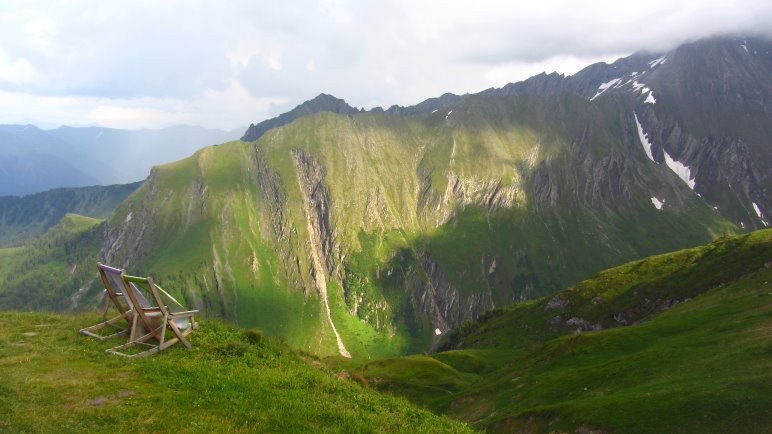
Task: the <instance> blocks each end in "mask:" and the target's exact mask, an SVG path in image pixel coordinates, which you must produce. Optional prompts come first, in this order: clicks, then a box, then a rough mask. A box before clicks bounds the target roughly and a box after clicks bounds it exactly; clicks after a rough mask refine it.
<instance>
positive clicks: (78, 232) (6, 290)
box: [0, 214, 103, 310]
mask: <svg viewBox="0 0 772 434" xmlns="http://www.w3.org/2000/svg"><path fill="white" fill-rule="evenodd" d="M102 229H103V226H102V225H101V221H100V220H96V219H93V218H90V217H85V216H81V215H77V214H66V215H65V216H64V217H63V218H62V219H61V220H60V221H59V223H57V224H56V225H55V226H53V227H51V228H49V229H48V231H47V232H46V233H45V234H43V235H38V236H36V237H33V238H31V239H29V240H28V241H27V243H26V244H25V245H24V246H23V247H5V248H0V308H5V309H34V310H66V309H73V308H75V307H76V306H77V303H78V300H79V299H80V298H81V297H82V296H84V295H85V294H87V293H88V292H89V291H90V290H91V289H92V288H91V283H92V282H94V281H95V280H96V278H97V275H96V268H95V264H96V262H97V260H98V255H99V249H100V247H101V241H100V236H101V233H102Z"/></svg>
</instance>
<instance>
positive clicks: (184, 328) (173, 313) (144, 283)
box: [107, 273, 198, 357]
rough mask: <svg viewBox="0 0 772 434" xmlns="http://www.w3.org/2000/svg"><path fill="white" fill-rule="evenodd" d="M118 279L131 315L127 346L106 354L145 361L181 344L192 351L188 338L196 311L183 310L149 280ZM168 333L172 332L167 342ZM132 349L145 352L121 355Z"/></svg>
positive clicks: (141, 278)
mask: <svg viewBox="0 0 772 434" xmlns="http://www.w3.org/2000/svg"><path fill="white" fill-rule="evenodd" d="M121 279H122V282H123V289H124V291H123V292H124V295H125V298H126V301H127V303H128V304H129V305H130V306H131V307H132V312H133V316H132V321H131V331H130V333H129V341H128V342H127V343H125V344H123V345H119V346H117V347H113V348H110V349H108V350H107V352H109V353H112V354H117V355H120V356H124V357H144V356H148V355H150V354H155V353H157V352H159V351H162V350H164V349H166V348H168V347H170V346H172V345H174V344H176V343H177V342H182V344H183V345H185V347H187V348H190V347H191V345H190V342H188V340H187V336H188V335H189V334H190V333H191V332H192V331H193V330H194V329H196V328H197V327H198V324H197V323H196V322H195V320H194V317H193V316H194V315H195V314H196V313H198V311H197V310H185V307H184V306H182V304H180V302H178V301H177V300H175V299H174V297H172V296H171V295H170V294H169V293H167V292H166V291H164V290H163V289H162V288H161V287H160V286H158V285H156V284H155V282H153V279H152V278H151V277H147V278H145V277H135V276H128V275H126V274H125V273H121ZM140 288H141V289H140ZM142 290H145V291H146V292H149V293H150V294H151V296H152V299H153V301H155V306H153V305H152V304H151V303H150V302H149V301H148V299H147V298H146V297H145V295H144V294H143V292H142ZM167 330H171V332H172V336H170V338H169V339H167ZM154 340H155V341H157V343H156V342H154ZM133 346H142V347H146V348H147V350H145V351H141V352H138V353H133V354H129V353H126V352H124V351H125V350H128V349H129V348H131V347H133Z"/></svg>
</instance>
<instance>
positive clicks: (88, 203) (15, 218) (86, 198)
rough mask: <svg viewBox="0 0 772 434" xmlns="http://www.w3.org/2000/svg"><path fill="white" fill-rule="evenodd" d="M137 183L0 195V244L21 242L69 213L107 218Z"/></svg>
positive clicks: (135, 187) (46, 228) (41, 231)
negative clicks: (20, 194)
mask: <svg viewBox="0 0 772 434" xmlns="http://www.w3.org/2000/svg"><path fill="white" fill-rule="evenodd" d="M139 185H140V183H139V182H135V183H132V184H123V185H109V186H92V187H80V188H56V189H53V190H47V191H44V192H41V193H35V194H30V195H26V196H23V197H17V196H0V246H4V245H16V244H20V243H22V242H23V241H25V240H26V239H28V238H29V237H30V236H32V235H39V234H42V233H44V232H45V231H46V230H48V229H49V228H50V227H52V226H54V225H55V224H57V223H58V222H59V220H61V219H62V217H64V216H65V215H66V214H68V213H76V214H80V215H84V216H88V217H92V218H95V219H106V218H107V217H109V216H110V214H111V213H112V212H113V210H114V209H115V207H116V206H117V205H118V204H119V203H121V202H123V200H124V199H126V197H127V196H128V195H129V194H131V193H132V192H133V191H134V190H136V189H137V188H138V187H139Z"/></svg>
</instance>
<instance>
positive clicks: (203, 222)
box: [17, 37, 772, 358]
mask: <svg viewBox="0 0 772 434" xmlns="http://www.w3.org/2000/svg"><path fill="white" fill-rule="evenodd" d="M769 49H770V43H769V42H768V41H765V40H763V39H758V38H736V37H720V38H710V39H705V40H700V41H696V42H691V43H687V44H685V45H682V46H680V47H678V48H676V49H674V50H672V51H670V52H667V53H645V52H640V53H635V54H633V55H631V56H629V57H627V58H623V59H620V60H618V61H616V62H614V63H612V64H604V63H600V64H595V65H591V66H589V67H587V68H585V69H583V70H582V71H580V72H578V73H576V74H574V75H571V76H562V75H558V74H541V75H538V76H535V77H532V78H530V79H528V80H525V81H523V82H519V83H513V84H509V85H506V86H504V87H502V88H498V89H487V90H484V91H482V92H480V93H477V94H471V95H453V94H445V95H442V96H440V97H437V98H432V99H429V100H427V101H424V102H422V103H420V104H417V105H415V106H412V107H399V106H393V107H390V108H388V109H386V110H384V109H380V108H376V109H373V110H369V111H365V110H361V109H356V108H354V107H351V106H349V105H348V104H346V103H345V101H343V100H341V99H338V98H335V97H333V96H330V95H326V94H322V95H319V96H318V97H316V98H314V99H312V100H309V101H307V102H305V103H303V104H301V105H300V106H298V107H297V108H295V109H293V110H292V111H290V112H288V113H285V114H283V115H281V116H279V117H277V118H274V119H270V120H267V121H263V122H259V123H257V124H253V125H251V126H250V127H249V129H248V130H247V132H246V133H245V134H244V136H243V137H242V140H237V141H232V142H228V143H224V144H221V145H217V146H210V147H206V148H204V149H201V150H199V151H197V152H196V153H195V154H194V155H192V156H190V157H188V158H185V159H183V160H179V161H176V162H174V163H169V164H165V165H160V166H156V167H154V168H153V169H152V171H151V172H150V176H149V177H148V179H147V180H146V181H144V182H143V183H142V185H141V186H139V187H138V188H137V189H136V190H135V191H134V192H133V193H131V194H130V195H129V196H128V197H127V198H126V199H125V200H123V201H122V202H121V203H120V204H119V205H117V207H116V208H115V211H114V213H113V214H112V216H111V217H110V218H109V219H108V220H107V221H106V222H105V223H103V224H101V225H99V229H98V230H91V231H89V232H88V233H87V234H86V235H82V236H85V237H94V238H93V239H94V240H96V244H98V245H99V246H100V247H99V251H94V252H93V255H91V256H88V255H86V256H83V257H84V258H86V257H88V258H90V259H89V261H93V260H95V259H97V258H98V259H101V260H103V261H107V262H108V263H111V264H112V265H115V266H119V267H124V268H127V269H129V270H132V273H134V274H143V275H153V276H154V277H155V278H156V279H157V280H159V281H160V282H161V283H162V284H163V285H164V287H168V288H172V289H173V291H175V293H176V295H179V296H180V297H182V298H184V299H186V301H187V303H188V305H191V306H195V307H196V308H199V309H201V310H202V311H204V312H206V313H207V314H208V315H215V316H222V317H225V318H228V319H230V320H233V321H236V322H238V323H239V324H242V325H245V326H250V327H253V326H254V327H260V328H262V329H263V330H265V331H266V332H267V333H270V334H274V335H278V336H281V337H283V338H285V339H286V340H287V341H288V342H290V343H291V344H292V345H293V346H296V347H299V348H302V349H304V350H306V351H310V352H313V353H315V354H319V355H344V356H352V357H355V358H356V357H373V356H388V355H396V354H405V353H410V352H420V351H425V350H429V349H433V348H436V347H437V346H438V345H440V343H441V341H442V340H443V338H444V336H445V334H446V333H448V332H449V331H450V330H452V329H454V328H457V327H458V326H461V325H462V324H464V323H466V322H469V321H474V320H476V319H477V318H479V317H480V316H481V315H483V314H484V313H485V312H487V311H490V310H492V309H498V308H502V307H504V306H507V305H509V304H510V303H512V302H515V301H522V300H527V299H532V298H535V297H539V296H543V295H546V294H550V293H553V292H555V291H558V290H560V289H562V288H564V287H566V286H568V285H571V284H574V283H576V282H578V281H580V280H582V279H584V278H587V277H589V276H590V275H592V274H593V273H596V272H598V271H600V270H602V269H605V268H608V267H611V266H616V265H619V264H622V263H624V262H626V261H630V260H634V259H638V258H641V257H644V256H648V255H652V254H657V253H662V252H665V251H672V250H676V249H679V248H684V247H689V246H694V245H698V244H702V243H706V242H709V241H711V240H714V239H716V238H718V237H721V236H724V235H728V234H733V233H738V232H743V231H746V230H751V229H758V228H763V227H765V226H766V225H767V224H768V220H769V217H768V212H769V210H770V209H772V203H771V202H770V196H769V188H770V182H771V181H770V179H772V178H771V177H770V175H771V174H770V167H771V166H770V164H769V161H770V146H769V145H770V142H772V131H770V130H769V128H770V125H772V110H770V104H771V103H770V101H772V99H770V96H771V94H772V80H770V78H771V77H772V62H770V56H769V55H768V53H769ZM63 211H64V212H74V210H67V209H63ZM85 244H87V245H94V244H90V243H85ZM83 266H88V265H83ZM90 266H93V264H92V265H90ZM17 284H18V285H21V283H19V282H17ZM75 286H77V288H80V289H81V290H80V291H79V295H78V297H77V300H75V301H76V302H75V303H74V305H75V306H84V305H88V304H89V303H93V298H94V297H95V295H96V294H97V293H98V290H99V288H98V285H97V283H96V280H93V281H92V282H91V284H90V286H89V284H88V282H79V283H78V284H77V285H75ZM75 286H74V287H75ZM74 287H73V288H74ZM84 288H86V289H84ZM88 288H90V289H88Z"/></svg>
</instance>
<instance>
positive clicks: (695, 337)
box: [352, 229, 772, 433]
mask: <svg viewBox="0 0 772 434" xmlns="http://www.w3.org/2000/svg"><path fill="white" fill-rule="evenodd" d="M770 281H772V230H770V229H767V230H761V231H757V232H753V233H751V234H748V235H743V236H738V237H732V238H724V239H721V240H718V241H716V242H714V243H711V244H709V245H705V246H702V247H697V248H693V249H688V250H683V251H678V252H675V253H672V254H665V255H659V256H654V257H650V258H646V259H643V260H640V261H636V262H632V263H629V264H626V265H623V266H620V267H617V268H614V269H610V270H607V271H604V272H601V273H599V274H598V275H596V276H594V277H592V278H590V279H588V280H585V281H583V282H581V283H579V284H577V285H575V286H573V287H571V288H568V289H566V290H564V291H561V292H559V293H558V294H557V297H547V298H543V299H540V300H534V301H530V302H524V303H517V304H514V305H512V306H510V307H508V308H506V309H503V310H500V311H497V312H492V313H491V314H489V315H487V316H486V317H485V318H483V319H482V320H481V321H480V322H479V323H476V324H469V325H466V326H464V327H462V328H460V329H459V330H456V331H454V332H453V333H452V334H451V335H450V336H449V337H448V341H447V342H446V348H452V349H449V350H447V351H444V352H440V353H438V354H434V355H431V356H427V355H424V356H411V357H402V358H394V359H385V360H377V361H372V362H368V363H366V364H364V365H360V366H359V367H357V368H355V369H352V373H353V375H355V376H362V377H363V378H364V379H365V380H367V381H368V382H370V383H371V384H372V385H374V386H375V387H377V388H380V389H384V390H389V391H391V392H392V393H395V394H402V395H405V396H407V397H409V398H411V399H412V400H414V401H415V402H418V403H421V404H422V405H426V406H428V407H430V408H433V409H435V410H437V411H441V412H444V413H446V414H449V415H451V416H453V417H455V418H459V419H461V420H465V421H468V422H470V423H472V424H473V425H474V426H477V427H480V428H486V429H490V430H493V431H521V430H522V431H535V432H552V431H555V430H558V431H561V430H566V431H573V430H576V429H578V428H581V427H584V428H591V429H601V430H604V431H612V432H625V433H629V432H769V431H770V430H772V394H770V393H769V391H770V390H772V334H770V333H772V282H770ZM558 299H559V300H561V301H562V303H558V302H556V300H558ZM666 302H667V303H666ZM668 305H672V307H670V308H667V307H666V306H668ZM620 314H621V315H620ZM558 316H560V317H561V319H562V322H561V321H556V320H555V318H556V317H558ZM571 318H577V319H584V320H586V321H587V322H588V323H589V324H592V325H596V324H597V325H600V326H601V327H603V330H600V331H583V332H577V331H576V329H577V328H578V327H577V326H575V325H573V326H570V325H566V322H567V321H568V320H570V319H571ZM621 319H627V321H628V322H629V323H631V324H634V325H629V326H624V325H622V324H621V323H620V322H619V320H621ZM574 324H575V323H574Z"/></svg>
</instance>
